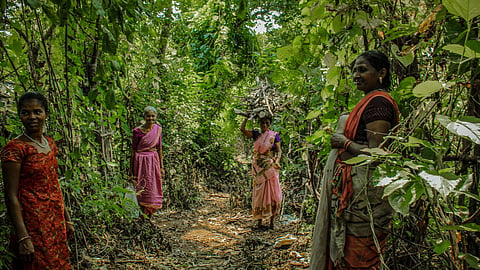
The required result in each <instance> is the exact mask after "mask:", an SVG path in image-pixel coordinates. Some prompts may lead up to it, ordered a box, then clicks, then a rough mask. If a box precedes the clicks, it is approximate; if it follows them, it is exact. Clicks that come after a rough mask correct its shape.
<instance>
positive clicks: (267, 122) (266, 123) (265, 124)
mask: <svg viewBox="0 0 480 270" xmlns="http://www.w3.org/2000/svg"><path fill="white" fill-rule="evenodd" d="M258 124H259V125H260V129H261V130H262V132H265V131H267V130H269V129H270V126H271V125H272V117H271V116H267V117H263V118H260V120H259V121H258Z"/></svg>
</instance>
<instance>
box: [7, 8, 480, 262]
mask: <svg viewBox="0 0 480 270" xmlns="http://www.w3.org/2000/svg"><path fill="white" fill-rule="evenodd" d="M270 2H271V3H270ZM270 2H269V1H252V0H237V1H232V0H225V1H220V0H209V1H196V0H179V1H172V0H163V1H151V0H150V1H134V0H124V1H118V0H104V1H100V0H85V1H74V0H25V1H20V0H19V1H6V0H0V11H1V17H0V36H1V38H0V102H1V103H2V106H1V107H0V118H1V122H0V145H1V146H3V145H4V144H5V143H6V142H7V141H9V140H10V139H12V138H14V137H15V136H17V135H18V134H20V133H21V124H20V122H19V121H18V118H17V116H16V110H15V99H16V98H17V97H18V96H19V95H21V94H22V93H23V92H25V91H28V90H35V91H39V92H42V93H45V94H46V95H47V96H48V98H49V100H50V102H51V111H52V113H51V115H50V117H49V121H48V127H47V134H48V135H49V136H51V137H53V138H54V139H55V140H56V141H57V143H58V145H59V147H60V149H61V154H60V156H59V161H60V162H61V173H60V175H61V176H62V179H61V184H62V187H63V190H64V193H65V198H66V204H67V206H68V208H69V209H70V211H71V212H72V214H71V215H72V216H73V218H74V220H75V221H76V223H77V224H78V228H77V230H78V231H79V234H82V235H83V237H85V235H87V238H88V236H91V235H95V234H100V233H101V232H102V230H108V229H109V228H110V227H112V226H115V225H116V224H117V223H118V222H119V220H122V219H129V218H131V214H130V213H132V209H131V208H132V207H133V206H132V205H131V204H130V203H129V200H127V199H125V198H124V194H125V193H126V192H128V190H127V187H128V186H129V184H130V183H129V180H128V178H127V173H126V172H127V171H128V158H129V155H130V148H129V142H130V136H131V130H132V129H133V127H135V126H137V125H139V123H140V121H141V113H142V110H143V107H145V106H146V105H153V106H155V107H157V108H158V109H159V122H160V124H161V125H162V126H163V130H164V144H165V145H164V155H165V165H166V170H167V173H166V174H167V175H166V178H165V180H164V185H165V186H164V190H165V196H166V207H181V208H193V207H195V206H196V205H197V204H198V203H199V202H198V198H199V194H200V190H201V188H203V187H208V188H213V189H217V190H222V191H226V192H231V194H233V195H232V202H231V203H232V205H236V206H242V207H248V206H249V199H250V198H249V196H250V194H249V190H250V186H249V185H250V178H249V175H248V166H246V165H243V164H242V162H239V161H241V160H243V159H248V155H249V154H250V148H251V142H249V141H246V140H245V139H244V138H242V137H241V136H240V132H239V131H238V125H239V121H240V117H237V116H236V115H235V114H234V113H233V108H235V107H236V105H237V104H238V98H237V97H238V96H242V95H246V94H248V92H249V91H250V89H251V88H254V87H256V77H259V78H262V79H263V78H266V79H268V80H269V82H270V83H271V84H272V85H274V86H275V87H276V88H277V89H278V90H279V91H280V92H282V93H283V94H284V96H285V103H284V106H283V107H284V109H283V110H282V111H278V112H277V115H276V117H275V121H274V125H273V127H272V128H273V129H275V130H277V131H279V132H280V134H281V136H282V147H283V150H284V159H283V161H282V163H283V169H282V182H283V187H284V191H285V204H284V207H285V209H284V210H283V211H284V212H285V213H289V214H291V215H296V216H299V217H301V218H302V219H304V220H305V223H306V224H311V223H312V221H313V219H314V213H315V200H316V194H317V192H318V190H317V186H318V179H319V177H318V176H319V175H320V174H321V170H322V166H323V165H322V164H323V161H324V159H325V157H326V154H327V153H328V152H329V151H330V148H329V144H328V141H329V137H330V135H329V134H330V133H331V130H333V129H334V127H335V123H336V121H337V119H338V116H339V114H340V113H342V112H345V111H349V110H350V109H351V108H352V107H353V106H354V105H355V104H356V103H357V101H358V100H359V99H360V98H361V96H360V95H361V93H358V91H355V90H354V87H353V85H352V83H351V80H350V64H351V63H352V61H353V60H354V59H355V57H356V56H357V55H358V54H359V53H360V52H362V51H365V50H371V49H378V50H381V51H383V52H385V53H386V54H388V55H389V56H390V58H391V60H392V67H393V70H392V71H393V75H394V85H393V87H392V96H393V97H394V98H395V100H396V101H397V103H398V104H399V107H400V110H401V113H402V116H401V118H402V121H401V125H400V126H399V127H398V128H397V130H396V132H395V133H394V134H392V136H391V139H392V140H393V143H392V144H391V146H390V148H389V149H388V150H389V151H387V152H385V151H380V150H379V151H375V152H374V153H372V156H370V157H360V158H358V159H356V160H353V161H352V162H354V163H362V162H372V161H373V160H378V159H380V160H381V161H382V165H381V166H379V169H378V170H377V171H378V175H377V180H378V181H379V182H380V181H381V182H382V183H383V184H385V185H387V186H386V190H385V195H386V196H388V198H389V200H390V202H391V204H392V206H393V207H394V209H395V210H396V211H397V212H398V215H397V218H396V219H395V223H394V226H393V228H392V235H393V236H392V239H391V241H392V245H389V246H390V247H391V248H390V249H389V250H388V251H387V256H386V264H387V265H389V266H395V268H393V269H404V268H407V267H408V268H412V269H415V267H420V268H422V269H430V268H434V267H437V268H438V267H440V268H444V267H445V268H450V269H467V268H468V267H471V268H474V269H480V266H479V259H478V258H479V257H480V254H479V253H478V252H479V251H478V243H479V241H480V238H479V236H480V213H479V211H478V209H479V200H480V196H479V186H478V185H479V175H480V171H479V169H480V164H479V160H480V135H479V134H480V103H479V100H480V68H479V58H480V41H479V36H480V34H479V29H478V27H479V22H480V1H479V0H443V1H440V0H432V1H425V0H407V1H392V0H376V1H371V0H362V1H358V0H357V1H353V0H343V1H333V0H316V1H315V0H311V1H307V0H302V1H288V0H278V1H270ZM261 23H263V25H264V28H263V29H262V30H259V29H258V28H256V26H258V25H259V24H261ZM250 128H252V126H250ZM238 191H242V192H238ZM0 213H1V214H0V219H1V221H0V226H1V230H0V239H1V240H2V242H1V245H0V251H4V250H5V249H6V247H7V245H6V244H5V243H6V241H7V238H8V236H7V235H6V234H7V231H8V230H6V227H7V221H6V213H5V206H4V204H1V205H0ZM87 224H88V226H87ZM79 245H80V246H76V247H74V248H75V249H81V248H82V246H81V245H82V244H79ZM1 254H2V255H0V256H3V257H1V258H0V267H2V266H3V264H4V263H5V262H7V260H8V258H9V255H8V254H7V253H4V252H2V253H1ZM3 254H7V255H3Z"/></svg>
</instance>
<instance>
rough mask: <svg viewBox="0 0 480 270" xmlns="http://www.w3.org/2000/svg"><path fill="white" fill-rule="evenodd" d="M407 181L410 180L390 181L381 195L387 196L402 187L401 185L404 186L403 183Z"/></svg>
mask: <svg viewBox="0 0 480 270" xmlns="http://www.w3.org/2000/svg"><path fill="white" fill-rule="evenodd" d="M408 182H410V180H408V179H399V180H396V181H394V182H392V183H391V184H389V185H388V186H386V187H385V189H384V191H383V197H387V196H389V195H391V194H392V193H393V192H395V191H397V190H399V189H401V188H403V186H405V184H406V183H408Z"/></svg>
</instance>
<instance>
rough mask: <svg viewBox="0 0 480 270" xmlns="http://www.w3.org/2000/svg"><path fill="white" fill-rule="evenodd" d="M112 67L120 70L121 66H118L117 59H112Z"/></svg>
mask: <svg viewBox="0 0 480 270" xmlns="http://www.w3.org/2000/svg"><path fill="white" fill-rule="evenodd" d="M112 67H113V69H114V70H116V71H121V70H122V68H121V67H120V64H119V63H118V61H114V60H112Z"/></svg>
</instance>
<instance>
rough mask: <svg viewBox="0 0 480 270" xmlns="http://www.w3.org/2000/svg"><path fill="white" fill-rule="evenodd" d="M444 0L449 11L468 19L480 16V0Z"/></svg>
mask: <svg viewBox="0 0 480 270" xmlns="http://www.w3.org/2000/svg"><path fill="white" fill-rule="evenodd" d="M442 2H443V5H444V6H445V7H446V8H447V10H448V12H450V13H452V14H453V15H457V16H460V17H462V18H464V19H465V20H466V21H470V20H472V19H473V18H475V17H477V16H480V0H443V1H442Z"/></svg>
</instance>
